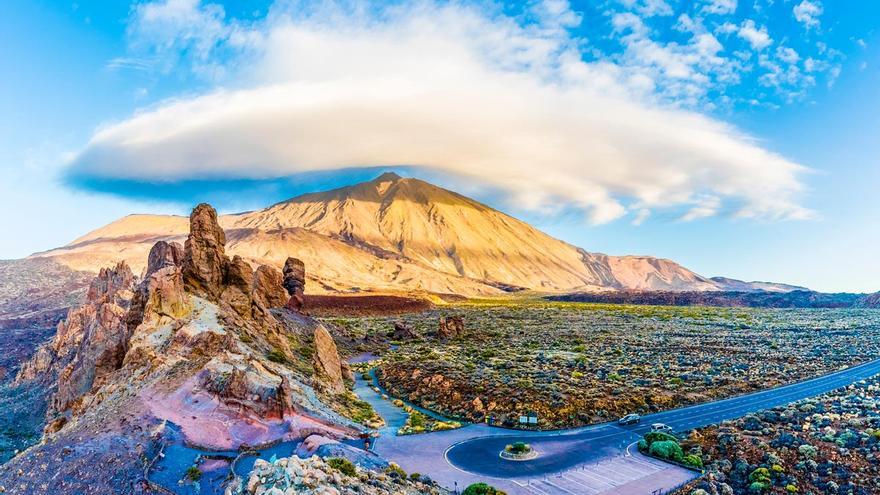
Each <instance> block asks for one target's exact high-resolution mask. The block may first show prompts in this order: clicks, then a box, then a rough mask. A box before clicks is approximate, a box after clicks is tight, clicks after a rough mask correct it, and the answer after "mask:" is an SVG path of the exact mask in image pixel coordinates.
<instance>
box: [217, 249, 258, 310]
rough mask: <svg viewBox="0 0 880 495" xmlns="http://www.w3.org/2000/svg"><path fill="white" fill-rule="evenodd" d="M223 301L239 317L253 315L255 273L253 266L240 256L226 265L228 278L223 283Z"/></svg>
mask: <svg viewBox="0 0 880 495" xmlns="http://www.w3.org/2000/svg"><path fill="white" fill-rule="evenodd" d="M223 283H224V286H225V287H223V288H222V295H221V299H222V300H223V302H225V303H227V304H229V305H230V306H231V307H232V309H234V310H235V311H236V312H237V313H238V314H239V315H241V316H244V317H248V316H250V314H251V303H252V300H251V287H252V286H253V283H254V272H253V270H251V266H250V265H249V264H248V263H247V261H245V260H244V259H243V258H241V257H240V256H236V257H234V258H232V261H230V262H229V263H228V264H227V265H226V278H225V279H224V281H223Z"/></svg>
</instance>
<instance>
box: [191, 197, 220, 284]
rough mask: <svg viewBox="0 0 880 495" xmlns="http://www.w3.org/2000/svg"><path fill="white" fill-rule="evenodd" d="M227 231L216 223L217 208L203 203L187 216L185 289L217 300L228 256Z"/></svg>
mask: <svg viewBox="0 0 880 495" xmlns="http://www.w3.org/2000/svg"><path fill="white" fill-rule="evenodd" d="M225 250H226V234H225V233H224V232H223V229H221V228H220V225H219V224H218V223H217V211H216V210H214V208H213V207H211V205H208V204H205V203H202V204H200V205H198V206H196V207H195V209H194V210H193V211H192V213H191V214H190V216H189V237H188V238H187V239H186V243H185V244H184V256H183V281H184V284H185V287H186V289H187V290H188V291H189V292H192V293H193V294H196V295H201V296H203V297H205V298H206V299H208V300H210V301H217V300H219V299H220V295H221V294H222V292H223V288H224V283H223V282H224V279H225V277H226V269H227V266H228V265H229V258H227V257H226V254H225Z"/></svg>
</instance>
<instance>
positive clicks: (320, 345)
mask: <svg viewBox="0 0 880 495" xmlns="http://www.w3.org/2000/svg"><path fill="white" fill-rule="evenodd" d="M313 363H314V366H315V373H316V374H317V375H318V377H319V378H322V379H323V383H324V384H325V387H326V389H327V391H329V392H332V393H334V394H339V393H342V392H344V391H345V383H344V382H343V381H342V362H341V360H340V359H339V351H338V350H337V349H336V342H334V341H333V337H331V336H330V332H328V331H327V329H326V328H325V327H324V325H318V326H317V327H316V328H315V354H314V356H313Z"/></svg>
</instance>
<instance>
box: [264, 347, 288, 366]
mask: <svg viewBox="0 0 880 495" xmlns="http://www.w3.org/2000/svg"><path fill="white" fill-rule="evenodd" d="M266 359H268V360H269V361H272V362H273V363H279V364H286V363H287V356H285V355H284V351H282V350H280V349H272V350H271V351H269V353H268V354H266Z"/></svg>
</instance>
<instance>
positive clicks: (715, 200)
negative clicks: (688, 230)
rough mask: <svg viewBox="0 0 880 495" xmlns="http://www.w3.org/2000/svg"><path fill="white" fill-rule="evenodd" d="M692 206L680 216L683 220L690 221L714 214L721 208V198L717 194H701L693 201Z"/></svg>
mask: <svg viewBox="0 0 880 495" xmlns="http://www.w3.org/2000/svg"><path fill="white" fill-rule="evenodd" d="M694 203H695V204H694V206H693V207H692V208H691V209H690V210H688V211H687V213H685V214H684V215H682V217H681V221H683V222H692V221H694V220H699V219H701V218H707V217H711V216H714V215H715V214H716V213H718V209H719V208H721V198H719V197H717V196H703V197H700V198H697V199H696V200H695V201H694Z"/></svg>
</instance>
